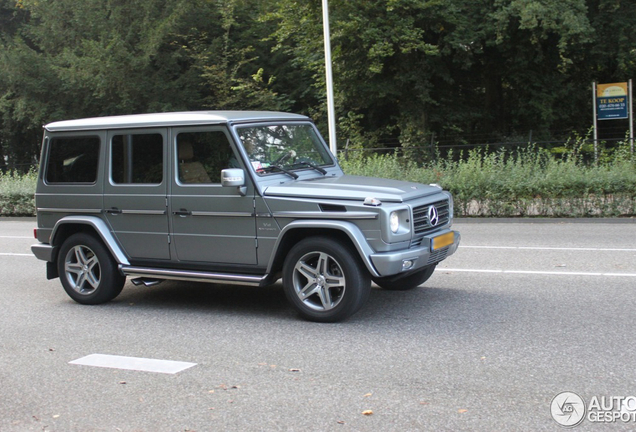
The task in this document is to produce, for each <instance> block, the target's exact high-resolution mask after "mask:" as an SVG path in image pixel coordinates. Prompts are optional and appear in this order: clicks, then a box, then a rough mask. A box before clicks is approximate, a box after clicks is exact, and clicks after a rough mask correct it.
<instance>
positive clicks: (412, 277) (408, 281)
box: [373, 264, 437, 291]
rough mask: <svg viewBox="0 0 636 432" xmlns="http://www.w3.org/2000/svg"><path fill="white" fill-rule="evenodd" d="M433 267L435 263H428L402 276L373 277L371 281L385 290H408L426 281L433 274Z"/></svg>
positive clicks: (435, 265)
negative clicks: (426, 265) (421, 268)
mask: <svg viewBox="0 0 636 432" xmlns="http://www.w3.org/2000/svg"><path fill="white" fill-rule="evenodd" d="M435 267H437V264H433V265H430V266H428V267H425V268H424V269H423V270H419V271H417V272H415V273H411V274H408V275H406V276H402V277H395V276H392V277H385V278H373V282H375V283H376V284H377V285H378V286H380V288H384V289H385V290H389V291H408V290H412V289H415V288H417V287H418V286H420V285H422V284H423V283H424V282H426V281H427V280H428V279H429V278H430V277H431V276H432V275H433V272H434V271H435Z"/></svg>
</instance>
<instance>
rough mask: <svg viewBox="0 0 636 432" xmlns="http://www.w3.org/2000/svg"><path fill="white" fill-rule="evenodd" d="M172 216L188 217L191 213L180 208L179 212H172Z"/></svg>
mask: <svg viewBox="0 0 636 432" xmlns="http://www.w3.org/2000/svg"><path fill="white" fill-rule="evenodd" d="M172 214H173V215H175V216H190V215H191V214H192V212H190V211H188V210H186V209H184V208H182V209H180V210H179V211H173V212H172Z"/></svg>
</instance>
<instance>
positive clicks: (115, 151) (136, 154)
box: [110, 133, 163, 184]
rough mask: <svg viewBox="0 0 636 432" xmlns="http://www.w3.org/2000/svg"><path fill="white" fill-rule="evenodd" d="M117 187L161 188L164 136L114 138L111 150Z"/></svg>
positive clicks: (112, 167)
mask: <svg viewBox="0 0 636 432" xmlns="http://www.w3.org/2000/svg"><path fill="white" fill-rule="evenodd" d="M111 158H112V160H111V173H110V175H111V179H112V180H113V183H115V184H160V183H161V182H162V181H163V137H162V136H161V134H157V133H154V134H127V135H115V136H113V139H112V148H111Z"/></svg>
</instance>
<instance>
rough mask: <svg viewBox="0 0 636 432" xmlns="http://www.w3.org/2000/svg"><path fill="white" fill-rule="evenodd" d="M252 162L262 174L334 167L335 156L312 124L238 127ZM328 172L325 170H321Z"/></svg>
mask: <svg viewBox="0 0 636 432" xmlns="http://www.w3.org/2000/svg"><path fill="white" fill-rule="evenodd" d="M237 131H238V135H239V138H240V139H241V143H242V144H243V147H244V148H245V152H246V153H247V156H248V158H249V160H250V163H251V164H252V166H253V167H254V169H255V170H256V172H257V173H258V174H259V175H265V174H269V173H275V172H280V169H281V168H282V169H284V170H294V169H301V168H302V169H305V168H308V167H312V166H315V167H320V166H323V165H333V163H334V162H333V159H332V157H331V153H329V150H328V149H327V148H326V147H325V145H324V144H323V143H322V141H321V140H320V138H319V136H318V133H317V132H316V130H315V129H314V127H313V126H312V125H309V124H277V125H267V126H252V127H240V128H237ZM320 171H324V170H320Z"/></svg>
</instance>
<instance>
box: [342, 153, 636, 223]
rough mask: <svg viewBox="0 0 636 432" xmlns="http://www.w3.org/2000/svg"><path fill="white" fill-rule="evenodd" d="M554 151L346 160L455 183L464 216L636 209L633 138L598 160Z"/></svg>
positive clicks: (348, 164)
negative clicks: (423, 159)
mask: <svg viewBox="0 0 636 432" xmlns="http://www.w3.org/2000/svg"><path fill="white" fill-rule="evenodd" d="M579 148H580V145H579V146H577V145H576V144H575V145H574V146H573V150H572V151H569V152H565V153H563V154H562V155H561V156H560V157H555V156H554V155H553V154H551V153H550V152H548V151H546V150H543V149H539V148H535V147H532V146H531V147H528V148H525V149H520V150H515V151H510V150H499V151H495V152H489V151H488V149H476V150H471V151H469V152H468V153H466V154H461V155H460V157H459V158H458V160H457V161H455V160H454V158H453V157H452V155H451V156H450V157H449V158H448V159H446V160H438V161H436V162H432V163H428V164H426V165H424V166H422V167H418V166H416V164H415V163H413V162H411V161H409V160H405V159H403V158H400V157H398V156H397V154H393V155H388V156H373V157H370V158H366V159H364V158H357V159H354V160H349V161H342V166H343V169H344V170H345V172H347V173H348V174H357V175H367V176H375V177H378V176H380V177H386V178H396V179H402V180H409V181H414V182H418V183H437V184H439V185H440V186H442V187H443V188H444V189H447V190H449V191H450V192H451V193H452V194H453V197H454V200H455V212H456V214H457V215H458V216H492V217H514V216H544V217H600V216H603V217H616V216H627V215H634V214H636V163H635V162H634V158H633V156H632V155H631V154H630V153H629V146H628V144H627V143H622V145H621V146H619V147H618V148H617V150H616V151H614V152H613V154H612V155H611V156H608V157H605V158H603V159H602V161H601V162H599V163H598V164H586V163H585V162H584V161H583V159H582V157H581V156H580V152H578V149H579Z"/></svg>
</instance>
